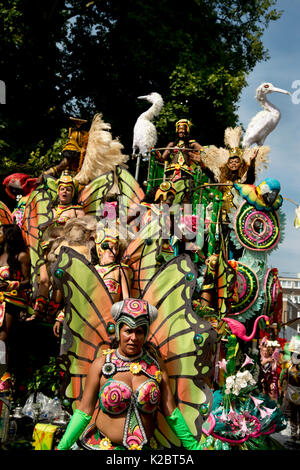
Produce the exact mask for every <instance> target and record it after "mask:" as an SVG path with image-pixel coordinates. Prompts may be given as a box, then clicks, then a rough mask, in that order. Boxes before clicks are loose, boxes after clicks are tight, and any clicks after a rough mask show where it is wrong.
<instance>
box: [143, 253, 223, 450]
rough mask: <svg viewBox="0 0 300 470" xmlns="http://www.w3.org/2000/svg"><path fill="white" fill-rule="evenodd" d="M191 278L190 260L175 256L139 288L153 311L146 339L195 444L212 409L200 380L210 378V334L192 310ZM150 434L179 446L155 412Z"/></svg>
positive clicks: (213, 334) (212, 334)
mask: <svg viewBox="0 0 300 470" xmlns="http://www.w3.org/2000/svg"><path fill="white" fill-rule="evenodd" d="M196 277H197V275H196V270H195V267H194V264H193V263H192V261H191V259H190V257H189V256H188V255H186V254H183V255H179V256H177V257H175V258H174V259H173V260H171V261H169V262H168V263H166V264H165V265H164V266H162V267H161V268H160V269H159V270H158V272H157V273H156V274H155V276H154V277H153V279H152V280H151V281H150V283H149V284H148V285H147V287H146V288H145V292H144V295H143V299H144V300H147V301H148V302H149V303H150V304H152V305H154V306H156V308H157V309H158V317H157V319H156V320H155V322H154V323H153V324H152V325H151V328H150V336H149V340H150V342H151V343H152V344H154V345H155V347H156V348H157V349H158V350H159V352H160V355H161V357H162V358H163V359H164V361H165V364H166V368H167V371H168V375H169V378H170V383H171V388H172V392H173V394H174V397H175V401H176V403H177V405H178V407H179V409H180V410H181V412H182V413H183V415H184V418H185V420H186V422H187V424H188V426H189V428H190V430H191V432H192V433H193V435H194V436H195V438H196V439H198V440H199V439H200V437H201V434H202V425H203V422H204V420H206V419H207V418H208V416H209V413H210V410H211V406H212V392H211V390H210V388H209V387H208V386H207V385H206V381H207V379H209V378H210V377H211V375H212V373H213V368H212V363H211V357H212V351H213V349H214V344H215V341H216V332H215V331H214V330H213V328H212V326H211V324H210V323H208V322H207V321H204V320H202V319H200V318H199V317H198V316H197V315H196V313H195V312H194V311H193V309H192V305H191V299H192V294H193V291H194V289H195V286H196ZM155 435H156V438H157V439H158V440H159V442H160V443H161V444H162V445H163V446H165V447H172V446H177V447H178V446H180V445H181V444H180V441H179V439H178V438H177V437H176V436H175V435H174V434H173V433H172V431H171V430H170V428H169V426H168V424H167V423H166V421H165V419H164V417H163V415H162V414H161V413H159V417H158V428H157V430H156V431H155Z"/></svg>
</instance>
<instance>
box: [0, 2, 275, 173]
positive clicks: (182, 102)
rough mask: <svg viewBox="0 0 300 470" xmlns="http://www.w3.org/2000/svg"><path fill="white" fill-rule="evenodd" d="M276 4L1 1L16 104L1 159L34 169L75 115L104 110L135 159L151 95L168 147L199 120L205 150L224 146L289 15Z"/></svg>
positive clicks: (7, 71)
mask: <svg viewBox="0 0 300 470" xmlns="http://www.w3.org/2000/svg"><path fill="white" fill-rule="evenodd" d="M275 5H276V0H252V1H251V2H249V1H247V0H185V2H184V3H183V2H181V3H178V2H173V1H172V0H151V2H145V1H144V0H126V1H124V0H94V1H88V0H61V1H59V0H57V1H51V2H38V1H37V0H13V1H9V0H0V21H1V24H2V26H3V27H4V31H5V32H7V35H5V37H4V38H3V40H1V43H0V52H1V54H0V63H1V70H3V76H2V77H0V78H1V79H2V80H5V82H6V83H7V96H8V100H7V105H5V107H4V106H2V107H1V110H0V112H1V114H0V126H1V131H2V132H1V138H0V155H1V156H3V157H4V156H5V157H7V158H9V159H12V160H15V161H18V162H22V161H23V162H25V161H26V160H27V159H28V156H29V155H30V154H31V153H32V152H33V151H34V150H35V149H36V148H39V149H40V148H41V145H43V146H44V147H43V149H44V150H43V151H44V153H45V155H46V153H47V151H48V152H49V149H51V146H52V145H53V142H54V141H55V140H56V139H57V138H58V137H59V136H60V133H61V129H62V128H65V127H67V126H68V122H67V117H68V115H70V114H72V115H80V116H81V117H83V118H85V119H88V120H91V118H92V116H93V114H94V113H95V112H101V113H102V114H103V117H104V120H105V121H107V122H110V123H111V124H112V132H113V134H114V136H118V137H119V138H120V140H121V142H122V143H123V145H124V146H125V151H126V153H131V145H132V132H133V126H134V124H135V121H136V119H137V117H138V115H139V114H140V113H141V112H142V111H144V110H145V109H146V107H147V104H146V103H145V102H139V101H138V100H137V96H139V95H141V94H142V95H145V94H147V93H150V92H151V91H157V92H159V93H160V94H161V95H162V96H163V98H164V101H165V106H164V108H163V110H162V112H161V114H160V116H159V118H158V119H157V121H156V125H157V129H158V133H159V145H165V144H166V143H167V142H168V141H169V140H170V138H172V137H173V132H174V123H175V121H176V120H177V119H180V118H182V117H187V118H189V119H190V120H191V121H192V122H193V124H194V126H193V135H194V137H195V138H197V140H198V141H199V142H201V143H202V144H204V145H206V144H210V143H214V144H216V145H219V144H221V143H222V142H223V134H224V129H225V127H227V126H230V125H235V124H236V123H237V122H238V117H237V104H238V100H239V97H240V93H241V90H242V88H243V87H244V86H245V84H246V80H247V74H248V73H249V72H250V71H251V70H252V69H253V67H254V66H255V64H256V63H257V62H259V61H262V60H265V59H267V58H268V53H267V51H266V50H265V49H264V46H263V42H262V34H263V32H264V30H265V28H266V27H268V25H269V23H270V21H275V20H277V19H278V18H279V17H280V12H278V11H277V10H276V8H275ZM33 13H34V14H33ZM41 142H42V144H41ZM39 151H40V150H39ZM45 155H43V156H45ZM40 156H41V154H38V156H37V158H36V160H35V161H36V162H37V161H38V160H39V158H40ZM32 163H33V164H34V161H32Z"/></svg>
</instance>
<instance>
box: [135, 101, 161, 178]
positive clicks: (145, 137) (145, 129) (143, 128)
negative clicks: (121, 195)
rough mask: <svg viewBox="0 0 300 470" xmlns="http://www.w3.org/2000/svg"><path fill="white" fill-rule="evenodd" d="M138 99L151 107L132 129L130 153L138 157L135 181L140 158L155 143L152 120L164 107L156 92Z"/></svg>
mask: <svg viewBox="0 0 300 470" xmlns="http://www.w3.org/2000/svg"><path fill="white" fill-rule="evenodd" d="M138 99H140V100H147V101H149V103H151V104H152V105H151V106H150V108H149V109H147V111H145V112H144V113H142V114H141V115H140V116H139V117H138V119H137V121H136V123H135V126H134V129H133V144H132V153H133V155H137V156H138V159H137V166H136V174H135V178H136V179H137V177H138V173H139V165H140V159H141V156H142V157H144V158H145V157H146V155H147V152H148V151H149V149H150V148H152V147H154V146H155V144H156V142H157V131H156V127H155V125H154V124H153V122H152V120H153V119H154V118H155V117H156V116H158V115H159V113H160V111H161V109H162V107H163V105H164V102H163V99H162V97H161V95H160V94H159V93H156V92H153V93H150V94H149V95H145V96H138Z"/></svg>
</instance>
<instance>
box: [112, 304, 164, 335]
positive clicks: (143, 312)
mask: <svg viewBox="0 0 300 470" xmlns="http://www.w3.org/2000/svg"><path fill="white" fill-rule="evenodd" d="M111 314H112V317H113V319H114V320H115V322H116V338H117V339H118V340H119V338H120V325H121V323H125V324H126V325H127V326H129V327H130V328H133V329H135V328H138V327H139V326H145V327H146V335H145V338H147V337H148V334H149V329H150V325H151V323H152V322H153V321H154V320H155V319H156V318H157V315H158V311H157V309H156V307H154V306H153V305H150V304H149V303H148V302H147V301H146V300H141V299H131V298H129V299H125V300H121V302H116V303H115V304H114V305H113V306H112V308H111Z"/></svg>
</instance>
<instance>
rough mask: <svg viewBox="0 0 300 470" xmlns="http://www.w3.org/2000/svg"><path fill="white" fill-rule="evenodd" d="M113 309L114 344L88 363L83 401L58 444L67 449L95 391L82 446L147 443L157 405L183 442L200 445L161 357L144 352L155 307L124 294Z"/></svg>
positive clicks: (116, 447)
mask: <svg viewBox="0 0 300 470" xmlns="http://www.w3.org/2000/svg"><path fill="white" fill-rule="evenodd" d="M111 313H112V316H113V318H114V320H115V322H116V338H117V340H118V347H117V349H110V350H105V351H103V354H102V356H100V357H98V358H97V359H95V360H94V362H93V363H92V365H91V366H90V368H89V372H88V376H87V380H86V383H85V388H84V393H83V397H82V400H81V402H80V405H79V407H78V408H77V409H76V410H75V412H74V414H73V417H72V419H71V421H70V423H69V425H68V427H67V430H66V432H65V434H64V436H63V438H62V440H61V441H60V443H59V445H58V447H57V449H58V450H67V449H70V447H72V445H73V444H74V443H75V442H76V441H77V439H78V438H79V437H80V436H81V434H82V433H83V431H84V430H85V429H86V427H87V425H88V424H89V423H90V421H91V419H92V415H93V413H94V411H95V406H96V402H97V399H98V396H99V398H100V409H99V412H98V414H97V416H96V419H95V423H93V424H92V425H90V426H89V427H88V428H87V429H86V431H85V432H84V434H83V436H82V439H81V443H82V446H83V447H84V448H85V449H89V450H93V449H94V450H113V449H114V450H127V449H129V450H141V449H147V448H151V444H152V445H153V433H154V429H155V423H156V412H157V409H158V407H159V405H160V406H161V408H162V410H163V413H164V415H165V417H166V421H167V422H168V424H169V425H170V427H171V428H172V430H173V432H174V433H175V434H176V435H177V436H178V437H179V439H180V440H181V442H182V445H183V446H184V447H186V448H187V449H190V450H197V449H200V444H199V443H198V442H197V441H196V440H195V439H194V437H193V435H192V433H191V432H190V430H189V428H188V426H187V425H186V423H185V420H184V417H183V415H182V414H181V412H180V410H179V409H178V408H177V407H176V404H175V400H174V397H173V394H172V391H171V387H170V383H169V378H168V374H167V371H166V369H165V366H164V364H163V361H162V360H160V359H159V358H158V357H153V352H152V351H151V352H149V351H147V346H146V340H147V336H148V333H149V328H150V323H151V322H153V321H154V320H155V319H156V317H157V314H158V312H157V310H156V308H155V307H153V306H152V305H149V304H148V302H146V301H144V300H140V299H126V300H124V301H121V302H117V303H116V304H114V305H113V307H112V310H111Z"/></svg>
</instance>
